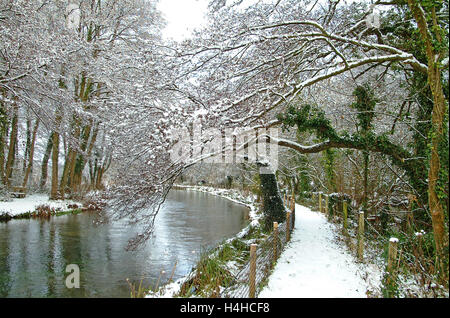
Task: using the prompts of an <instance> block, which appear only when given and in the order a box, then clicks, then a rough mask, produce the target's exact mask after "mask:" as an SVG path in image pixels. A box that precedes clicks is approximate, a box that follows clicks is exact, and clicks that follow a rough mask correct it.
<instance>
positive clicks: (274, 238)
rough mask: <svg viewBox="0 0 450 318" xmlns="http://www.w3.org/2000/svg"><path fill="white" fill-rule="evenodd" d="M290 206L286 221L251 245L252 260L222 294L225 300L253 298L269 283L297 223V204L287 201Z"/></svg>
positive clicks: (292, 200)
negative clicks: (260, 240) (257, 242)
mask: <svg viewBox="0 0 450 318" xmlns="http://www.w3.org/2000/svg"><path fill="white" fill-rule="evenodd" d="M285 204H286V205H289V207H288V208H287V210H288V212H287V213H286V221H285V222H283V223H281V224H279V225H278V223H276V222H274V227H273V230H272V233H271V234H270V235H269V236H268V237H267V238H265V239H264V241H262V242H260V243H259V244H251V245H250V246H249V248H250V260H249V261H248V262H247V263H245V265H244V266H243V267H242V268H241V269H240V270H239V272H238V273H236V274H235V275H234V278H233V280H232V282H231V284H230V285H229V287H227V288H225V289H224V290H223V291H222V292H221V293H220V295H221V297H223V298H253V297H257V295H258V294H259V292H260V291H261V290H262V288H263V287H264V286H265V284H266V283H267V280H268V278H269V275H270V273H271V271H272V269H273V268H274V265H275V264H276V261H277V259H278V258H279V256H280V254H281V252H282V251H283V249H284V247H285V246H286V244H287V243H288V242H289V240H290V236H291V233H292V230H293V229H294V223H295V202H294V199H293V198H289V199H287V198H286V199H285Z"/></svg>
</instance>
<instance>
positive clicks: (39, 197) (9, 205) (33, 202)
mask: <svg viewBox="0 0 450 318" xmlns="http://www.w3.org/2000/svg"><path fill="white" fill-rule="evenodd" d="M43 204H44V205H48V206H50V207H51V208H54V209H55V210H58V209H59V210H61V211H67V210H70V208H68V205H70V204H77V205H78V206H81V203H79V202H75V201H72V200H64V201H63V200H49V197H48V195H46V194H32V195H27V196H26V197H25V198H21V199H18V198H15V199H12V201H9V202H0V214H4V213H6V214H9V215H10V216H15V215H19V214H23V213H27V212H34V211H35V210H36V207H38V206H39V205H43Z"/></svg>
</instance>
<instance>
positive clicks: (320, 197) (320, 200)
mask: <svg viewBox="0 0 450 318" xmlns="http://www.w3.org/2000/svg"><path fill="white" fill-rule="evenodd" d="M319 212H320V213H322V193H321V192H319Z"/></svg>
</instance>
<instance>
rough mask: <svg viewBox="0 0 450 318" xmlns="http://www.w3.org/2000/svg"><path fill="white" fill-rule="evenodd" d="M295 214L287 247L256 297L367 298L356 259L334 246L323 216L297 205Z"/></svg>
mask: <svg viewBox="0 0 450 318" xmlns="http://www.w3.org/2000/svg"><path fill="white" fill-rule="evenodd" d="M295 214H296V217H295V231H293V232H292V237H291V241H290V244H289V245H288V246H287V248H286V249H285V250H284V251H283V252H282V253H281V255H280V258H279V259H278V262H277V264H276V266H275V268H274V271H273V273H272V274H271V275H270V277H269V281H268V284H267V286H266V287H264V288H263V289H262V291H261V292H260V293H259V294H258V297H267V298H276V297H286V298H287V297H296V298H300V297H314V298H326V297H333V298H337V297H352V298H363V297H367V295H366V290H367V284H366V282H365V281H364V279H363V278H362V277H361V274H360V272H361V270H360V268H359V266H358V264H357V263H356V259H355V258H354V257H353V256H351V255H350V253H349V252H348V251H347V250H346V247H345V246H341V245H340V244H338V243H337V241H336V240H335V235H336V234H335V233H336V229H335V228H334V226H333V225H332V224H330V223H329V222H328V221H327V219H326V216H325V215H324V214H322V213H318V212H314V211H311V210H310V209H309V208H307V207H304V206H301V205H298V204H297V205H296V207H295Z"/></svg>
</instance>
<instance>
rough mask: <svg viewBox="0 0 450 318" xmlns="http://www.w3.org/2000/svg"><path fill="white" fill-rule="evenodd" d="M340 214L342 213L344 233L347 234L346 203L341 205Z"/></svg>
mask: <svg viewBox="0 0 450 318" xmlns="http://www.w3.org/2000/svg"><path fill="white" fill-rule="evenodd" d="M342 212H343V213H344V232H345V233H347V201H344V202H343V204H342Z"/></svg>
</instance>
